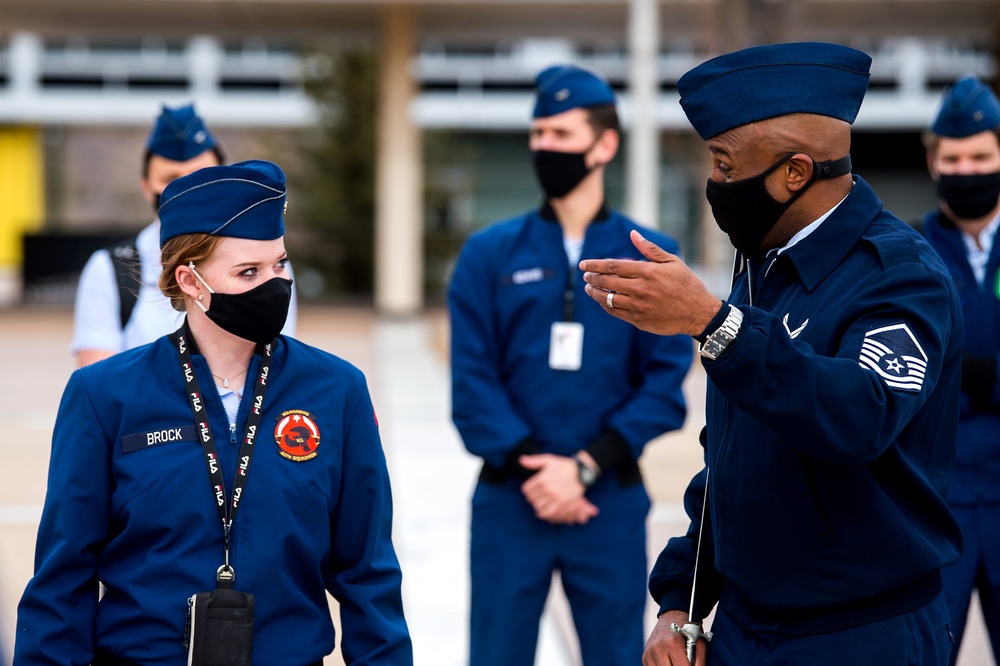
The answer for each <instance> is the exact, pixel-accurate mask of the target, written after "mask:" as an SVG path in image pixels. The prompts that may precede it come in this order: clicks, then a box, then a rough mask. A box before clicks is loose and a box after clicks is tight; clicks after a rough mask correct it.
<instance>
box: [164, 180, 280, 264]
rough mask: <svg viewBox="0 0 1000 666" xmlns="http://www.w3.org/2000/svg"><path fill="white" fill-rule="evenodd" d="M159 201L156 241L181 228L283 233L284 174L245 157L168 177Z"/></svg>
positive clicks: (255, 235) (265, 235)
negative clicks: (167, 183)
mask: <svg viewBox="0 0 1000 666" xmlns="http://www.w3.org/2000/svg"><path fill="white" fill-rule="evenodd" d="M161 201H162V202H163V203H162V204H161V205H160V211H159V217H160V247H161V248H162V247H163V244H164V243H166V242H167V241H168V240H170V239H171V238H174V237H175V236H181V235H183V234H212V235H213V236H231V237H233V238H249V239H251V240H273V239H275V238H280V237H281V236H283V235H284V234H285V220H284V213H285V174H284V172H283V171H282V170H281V167H279V166H278V165H277V164H272V163H271V162H265V161H263V160H248V161H246V162H237V163H236V164H231V165H229V166H213V167H205V168H204V169H198V170H197V171H195V172H194V173H191V174H188V175H187V176H183V177H181V178H178V179H176V180H174V181H171V183H170V184H169V185H167V188H166V189H165V190H163V196H162V197H161Z"/></svg>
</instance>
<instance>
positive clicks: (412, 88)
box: [375, 5, 424, 316]
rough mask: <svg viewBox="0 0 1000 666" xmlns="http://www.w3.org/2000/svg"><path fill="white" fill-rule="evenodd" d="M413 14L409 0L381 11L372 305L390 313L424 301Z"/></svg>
mask: <svg viewBox="0 0 1000 666" xmlns="http://www.w3.org/2000/svg"><path fill="white" fill-rule="evenodd" d="M415 23H416V20H415V15H414V9H413V7H412V5H390V6H388V7H386V8H385V9H384V10H383V11H382V16H381V25H380V34H379V99H378V102H379V103H378V125H377V132H378V134H377V136H376V139H375V142H376V151H377V160H376V166H375V170H376V175H375V188H376V191H375V307H376V308H377V309H378V311H379V312H381V313H383V314H388V315H395V316H406V315H412V314H416V313H417V312H418V311H419V310H420V309H421V308H422V307H423V256H424V252H423V250H424V221H423V173H422V168H421V163H422V159H421V142H420V130H419V128H418V127H417V125H416V123H415V121H414V119H413V118H412V117H411V114H410V104H411V102H412V101H413V99H414V97H415V96H416V93H417V90H416V82H415V81H414V80H413V76H412V74H411V72H410V59H411V57H412V56H413V53H414V50H415V42H416V38H415V33H416V26H415Z"/></svg>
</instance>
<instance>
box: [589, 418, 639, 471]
mask: <svg viewBox="0 0 1000 666" xmlns="http://www.w3.org/2000/svg"><path fill="white" fill-rule="evenodd" d="M584 450H585V451H586V452H587V453H589V454H590V457H591V458H593V459H594V462H595V463H597V466H598V467H600V468H601V474H604V473H605V472H608V471H610V470H612V469H618V468H619V467H620V466H623V465H625V464H627V463H630V462H632V450H631V449H630V448H629V446H628V442H626V441H625V438H624V437H622V436H621V434H619V433H618V431H617V430H612V429H611V428H608V429H607V430H605V431H604V432H603V433H602V434H601V436H600V437H598V438H597V440H596V441H595V442H594V443H593V444H591V445H590V446H588V447H587V448H586V449H584Z"/></svg>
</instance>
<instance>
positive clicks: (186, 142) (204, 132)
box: [146, 104, 215, 162]
mask: <svg viewBox="0 0 1000 666" xmlns="http://www.w3.org/2000/svg"><path fill="white" fill-rule="evenodd" d="M214 147H215V137H214V136H212V133H211V132H209V131H208V128H207V127H205V122H204V121H203V120H202V119H201V116H199V115H198V114H197V113H195V110H194V105H193V104H188V105H186V106H181V107H178V108H176V109H172V108H170V107H168V106H166V105H164V106H163V111H161V112H160V116H159V118H157V119H156V124H155V125H153V131H152V132H151V133H150V134H149V139H148V140H147V141H146V149H147V150H148V151H149V152H151V153H153V154H154V155H159V156H160V157H165V158H167V159H168V160H173V161H175V162H185V161H187V160H189V159H192V158H194V157H197V156H198V155H201V154H202V153H203V152H205V151H206V150H210V149H211V148H214Z"/></svg>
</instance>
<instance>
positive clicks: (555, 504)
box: [519, 453, 598, 525]
mask: <svg viewBox="0 0 1000 666" xmlns="http://www.w3.org/2000/svg"><path fill="white" fill-rule="evenodd" d="M519 462H520V463H521V465H523V466H524V467H527V468H528V469H534V470H538V471H537V472H536V473H535V474H534V475H532V477H531V478H530V479H528V480H527V481H525V482H524V483H523V484H521V492H522V493H524V497H525V498H526V499H527V500H528V502H529V503H530V504H531V507H532V508H533V509H534V510H535V515H536V516H538V517H539V518H540V519H542V520H544V521H547V522H550V523H558V524H563V525H583V524H584V523H586V522H587V521H589V520H590V519H591V518H593V517H594V516H596V515H597V513H598V509H597V507H596V506H594V504H592V503H591V502H590V501H589V500H588V499H587V498H586V497H584V496H583V493H584V490H585V489H584V487H583V484H582V483H580V477H579V471H578V467H577V464H576V461H575V460H573V459H572V458H568V457H566V456H557V455H554V454H551V453H540V454H537V455H531V456H521V457H520V458H519Z"/></svg>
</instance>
